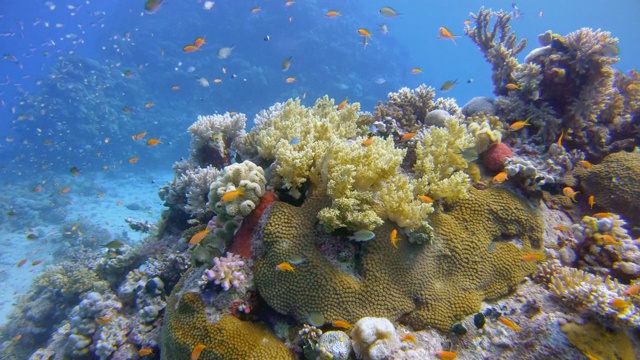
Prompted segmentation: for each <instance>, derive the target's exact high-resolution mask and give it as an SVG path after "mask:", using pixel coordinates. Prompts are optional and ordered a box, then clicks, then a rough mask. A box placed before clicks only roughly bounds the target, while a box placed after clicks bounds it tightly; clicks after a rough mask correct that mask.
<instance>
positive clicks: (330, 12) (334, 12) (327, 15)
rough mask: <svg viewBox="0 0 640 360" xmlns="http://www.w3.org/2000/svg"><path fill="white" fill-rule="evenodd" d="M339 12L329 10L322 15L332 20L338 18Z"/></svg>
mask: <svg viewBox="0 0 640 360" xmlns="http://www.w3.org/2000/svg"><path fill="white" fill-rule="evenodd" d="M340 15H341V14H340V10H329V11H327V13H326V14H324V16H326V17H328V18H333V17H336V16H340Z"/></svg>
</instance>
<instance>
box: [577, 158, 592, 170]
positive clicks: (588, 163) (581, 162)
mask: <svg viewBox="0 0 640 360" xmlns="http://www.w3.org/2000/svg"><path fill="white" fill-rule="evenodd" d="M578 163H579V164H580V165H582V166H584V167H586V168H587V169H591V166H593V165H592V164H591V163H590V162H588V161H587V160H580V161H578Z"/></svg>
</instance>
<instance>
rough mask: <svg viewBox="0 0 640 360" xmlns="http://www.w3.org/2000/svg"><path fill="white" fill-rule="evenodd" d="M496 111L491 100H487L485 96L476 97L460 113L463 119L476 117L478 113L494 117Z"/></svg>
mask: <svg viewBox="0 0 640 360" xmlns="http://www.w3.org/2000/svg"><path fill="white" fill-rule="evenodd" d="M497 111H498V109H497V108H496V105H495V104H494V102H493V99H491V98H488V97H486V96H476V97H474V98H472V99H471V100H469V101H468V102H467V103H466V104H464V106H463V107H462V109H461V110H460V112H462V115H464V116H465V117H470V116H476V115H479V114H480V113H483V114H485V115H487V116H494V115H495V114H496V113H497Z"/></svg>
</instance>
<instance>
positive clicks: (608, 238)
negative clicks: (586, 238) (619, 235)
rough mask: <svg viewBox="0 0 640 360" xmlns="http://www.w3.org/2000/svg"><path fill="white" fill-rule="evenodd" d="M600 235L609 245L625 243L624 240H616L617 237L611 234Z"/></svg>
mask: <svg viewBox="0 0 640 360" xmlns="http://www.w3.org/2000/svg"><path fill="white" fill-rule="evenodd" d="M600 237H601V238H602V240H603V241H604V243H605V244H607V245H615V246H620V245H623V242H622V241H618V240H616V238H614V237H613V236H611V235H609V234H603V235H601V236H600Z"/></svg>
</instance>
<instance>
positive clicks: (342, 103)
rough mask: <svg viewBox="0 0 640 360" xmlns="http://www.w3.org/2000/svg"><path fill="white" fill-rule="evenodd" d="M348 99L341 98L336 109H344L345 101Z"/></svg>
mask: <svg viewBox="0 0 640 360" xmlns="http://www.w3.org/2000/svg"><path fill="white" fill-rule="evenodd" d="M348 101H349V98H348V97H347V98H345V99H344V100H342V101H341V102H340V104H338V110H342V109H344V107H345V106H347V102H348Z"/></svg>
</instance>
